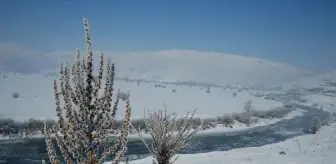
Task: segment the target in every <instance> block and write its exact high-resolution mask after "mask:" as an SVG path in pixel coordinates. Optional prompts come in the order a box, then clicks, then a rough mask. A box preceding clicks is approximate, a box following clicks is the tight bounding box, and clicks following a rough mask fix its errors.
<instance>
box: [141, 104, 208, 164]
mask: <svg viewBox="0 0 336 164" xmlns="http://www.w3.org/2000/svg"><path fill="white" fill-rule="evenodd" d="M195 111H196V110H194V112H193V113H192V114H191V115H190V113H187V114H186V116H185V117H184V118H182V119H179V118H178V115H177V114H176V113H167V108H166V106H165V109H164V110H161V109H160V110H158V111H153V112H148V116H147V117H146V116H145V124H146V129H147V130H148V131H149V133H150V135H151V137H152V143H151V146H149V144H148V143H147V142H146V141H145V140H144V138H143V137H142V135H141V133H140V132H139V131H138V134H139V136H140V139H141V140H142V142H143V143H144V144H145V145H146V147H147V149H148V151H149V152H150V153H151V154H152V155H153V157H154V158H155V160H153V163H154V164H172V163H174V161H175V160H176V159H177V157H176V158H175V159H173V160H172V157H173V156H174V155H175V154H176V152H177V151H178V150H179V149H181V148H182V147H183V146H185V144H186V143H187V141H189V140H190V139H191V138H193V137H194V136H195V135H196V133H197V132H198V130H199V129H200V128H201V126H202V123H201V125H200V126H199V127H197V128H195V129H193V128H192V118H193V116H194V114H195Z"/></svg>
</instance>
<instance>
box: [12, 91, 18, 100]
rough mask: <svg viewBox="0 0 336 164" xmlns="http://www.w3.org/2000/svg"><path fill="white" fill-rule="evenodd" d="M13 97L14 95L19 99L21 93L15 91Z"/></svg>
mask: <svg viewBox="0 0 336 164" xmlns="http://www.w3.org/2000/svg"><path fill="white" fill-rule="evenodd" d="M12 97H13V98H14V99H17V98H19V97H20V94H19V93H17V92H14V93H12Z"/></svg>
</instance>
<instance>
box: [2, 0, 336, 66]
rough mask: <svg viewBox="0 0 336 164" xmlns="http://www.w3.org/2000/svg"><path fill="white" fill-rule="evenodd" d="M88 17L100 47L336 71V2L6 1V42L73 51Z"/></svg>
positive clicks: (3, 10) (47, 50) (28, 46)
mask: <svg viewBox="0 0 336 164" xmlns="http://www.w3.org/2000/svg"><path fill="white" fill-rule="evenodd" d="M82 17H87V18H88V20H89V22H90V25H91V32H92V37H93V41H94V42H93V44H94V48H95V49H104V50H114V51H143V50H167V49H189V50H201V51H214V52H222V53H232V54H239V55H245V56H253V57H259V58H264V59H269V60H274V61H280V62H285V63H289V64H291V65H294V66H298V67H302V68H309V69H311V70H319V71H326V70H332V69H336V64H335V63H336V31H335V30H336V1H333V0H314V1H313V0H281V1H275V0H254V1H253V2H252V1H251V0H230V1H229V0H189V1H187V0H169V1H168V0H162V1H158V0H144V1H140V0H118V1H117V0H99V1H97V0H95V1H93V0H91V1H89V0H48V1H46V0H2V1H0V22H1V26H0V42H3V43H12V44H15V45H18V46H20V47H24V48H28V49H34V50H39V51H43V52H52V51H60V50H75V49H76V48H78V47H83V45H84V44H83V43H84V42H83V41H84V40H83V39H84V36H83V29H82ZM0 55H1V54H0ZM0 63H1V62H0Z"/></svg>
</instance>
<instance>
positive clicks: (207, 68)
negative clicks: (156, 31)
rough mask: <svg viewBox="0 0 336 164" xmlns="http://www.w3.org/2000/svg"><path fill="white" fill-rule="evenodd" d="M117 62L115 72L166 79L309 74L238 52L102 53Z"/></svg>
mask: <svg viewBox="0 0 336 164" xmlns="http://www.w3.org/2000/svg"><path fill="white" fill-rule="evenodd" d="M106 54H107V55H108V56H110V57H111V58H112V59H113V60H114V61H115V62H116V65H117V76H119V77H122V78H130V79H144V80H155V81H168V82H196V83H197V82H201V83H202V82H203V83H211V84H216V85H222V86H223V85H227V84H236V83H240V84H274V83H277V84H279V83H282V82H286V81H291V80H295V79H298V78H300V77H304V76H306V75H311V72H309V71H306V70H302V69H299V68H295V67H293V66H290V65H286V64H282V63H278V62H271V61H267V60H263V59H258V58H251V57H245V56H239V55H231V54H222V53H213V52H200V51H190V50H167V51H157V52H141V53H122V54H116V53H106Z"/></svg>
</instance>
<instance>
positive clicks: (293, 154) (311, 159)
mask: <svg viewBox="0 0 336 164" xmlns="http://www.w3.org/2000/svg"><path fill="white" fill-rule="evenodd" d="M282 151H283V152H284V153H285V154H283V155H281V153H280V152H282ZM151 161H152V157H147V158H144V159H140V160H134V161H130V163H131V164H147V163H151ZM335 161H336V124H332V125H331V126H326V127H323V128H322V129H321V130H320V131H319V132H318V133H317V134H316V135H304V136H299V137H295V138H292V139H288V140H286V141H284V142H280V143H276V144H270V145H265V146H262V147H249V148H241V149H234V150H230V151H223V152H211V153H202V154H192V155H186V154H184V155H179V159H178V160H177V161H176V164H222V163H223V164H225V163H230V164H284V163H286V164H303V163H304V164H332V163H334V162H335ZM106 163H109V162H106Z"/></svg>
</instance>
